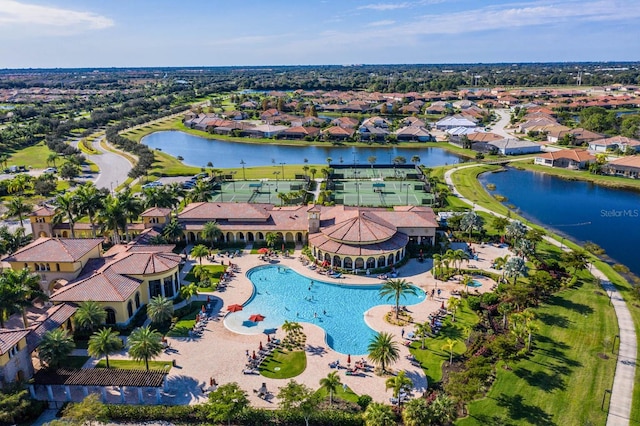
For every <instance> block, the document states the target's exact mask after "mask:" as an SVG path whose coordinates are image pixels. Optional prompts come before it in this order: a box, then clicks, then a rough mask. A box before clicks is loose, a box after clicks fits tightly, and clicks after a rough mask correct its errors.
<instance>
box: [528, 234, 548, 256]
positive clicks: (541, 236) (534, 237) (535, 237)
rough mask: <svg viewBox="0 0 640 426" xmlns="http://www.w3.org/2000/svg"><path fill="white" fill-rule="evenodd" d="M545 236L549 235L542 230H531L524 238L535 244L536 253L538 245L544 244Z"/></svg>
mask: <svg viewBox="0 0 640 426" xmlns="http://www.w3.org/2000/svg"><path fill="white" fill-rule="evenodd" d="M545 235H547V233H546V232H544V231H543V230H542V229H538V228H531V229H529V230H528V231H527V232H526V234H524V237H525V238H526V239H527V240H529V241H531V243H533V251H534V253H535V251H536V246H537V245H538V243H541V242H542V240H543V239H544V237H545Z"/></svg>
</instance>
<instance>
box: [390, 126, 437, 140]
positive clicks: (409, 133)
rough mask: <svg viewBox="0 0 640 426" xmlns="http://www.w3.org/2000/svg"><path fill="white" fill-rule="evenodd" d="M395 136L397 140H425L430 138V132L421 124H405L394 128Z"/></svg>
mask: <svg viewBox="0 0 640 426" xmlns="http://www.w3.org/2000/svg"><path fill="white" fill-rule="evenodd" d="M395 135H396V138H397V139H398V140H399V141H418V142H427V141H430V140H431V134H430V133H429V131H428V130H427V129H425V128H424V127H423V126H407V127H403V128H401V129H398V130H396V132H395Z"/></svg>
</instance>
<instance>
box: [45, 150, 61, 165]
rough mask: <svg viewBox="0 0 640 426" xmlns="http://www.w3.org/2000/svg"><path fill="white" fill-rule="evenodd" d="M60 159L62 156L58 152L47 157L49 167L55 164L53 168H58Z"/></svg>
mask: <svg viewBox="0 0 640 426" xmlns="http://www.w3.org/2000/svg"><path fill="white" fill-rule="evenodd" d="M59 158H60V156H59V155H58V153H57V152H52V153H51V154H49V156H48V157H47V165H49V164H53V167H55V166H56V161H58V159H59Z"/></svg>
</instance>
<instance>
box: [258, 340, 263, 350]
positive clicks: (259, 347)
mask: <svg viewBox="0 0 640 426" xmlns="http://www.w3.org/2000/svg"><path fill="white" fill-rule="evenodd" d="M258 349H259V350H262V341H260V346H258Z"/></svg>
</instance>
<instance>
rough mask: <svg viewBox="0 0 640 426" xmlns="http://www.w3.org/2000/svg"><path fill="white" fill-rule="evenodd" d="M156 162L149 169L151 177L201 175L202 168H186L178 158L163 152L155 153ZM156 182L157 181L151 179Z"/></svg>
mask: <svg viewBox="0 0 640 426" xmlns="http://www.w3.org/2000/svg"><path fill="white" fill-rule="evenodd" d="M154 157H155V161H154V163H153V165H152V166H151V168H150V169H149V176H152V177H153V176H155V177H162V176H192V175H195V174H197V173H200V172H201V171H202V170H201V169H200V167H192V166H185V165H184V164H182V162H181V161H179V160H178V159H177V158H175V157H172V156H170V155H169V154H166V153H164V152H162V151H154ZM151 180H155V179H151Z"/></svg>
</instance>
